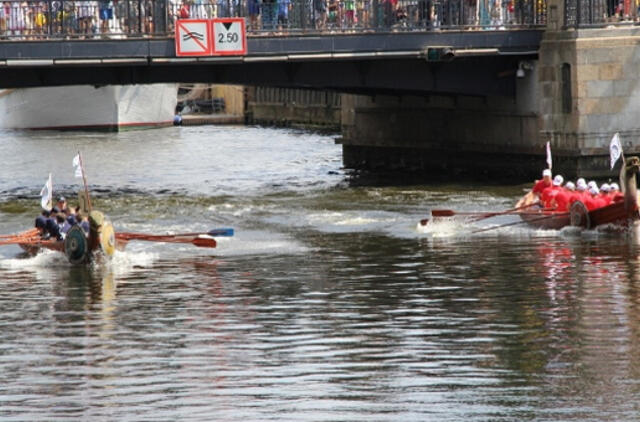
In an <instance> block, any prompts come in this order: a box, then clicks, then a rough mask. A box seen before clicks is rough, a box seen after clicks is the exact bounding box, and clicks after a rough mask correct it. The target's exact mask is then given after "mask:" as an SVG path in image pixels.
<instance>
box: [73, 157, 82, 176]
mask: <svg viewBox="0 0 640 422" xmlns="http://www.w3.org/2000/svg"><path fill="white" fill-rule="evenodd" d="M73 169H74V176H75V177H79V178H81V179H82V173H83V170H82V163H81V162H80V153H78V154H77V155H76V156H75V157H73Z"/></svg>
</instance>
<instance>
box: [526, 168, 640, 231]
mask: <svg viewBox="0 0 640 422" xmlns="http://www.w3.org/2000/svg"><path fill="white" fill-rule="evenodd" d="M638 171H640V159H639V158H638V157H629V158H628V159H624V160H623V164H622V168H621V169H620V183H621V187H622V192H623V194H624V199H622V200H621V201H618V202H613V203H611V204H609V205H607V206H605V207H602V208H597V209H595V210H591V211H589V210H588V209H587V207H586V206H585V204H584V203H582V202H581V201H576V202H574V203H573V204H571V206H570V208H569V211H550V210H544V209H535V208H534V205H533V201H537V198H534V196H533V194H531V193H529V194H527V195H525V196H524V197H523V198H522V199H520V201H518V203H517V204H516V209H523V208H526V209H527V210H524V211H520V212H518V213H517V214H518V215H519V216H520V218H521V219H522V220H523V221H524V222H526V223H527V224H529V225H531V226H533V227H536V228H542V229H556V230H557V229H562V228H564V227H567V226H574V227H581V228H584V229H593V228H596V227H598V226H603V225H615V226H622V227H627V226H629V225H630V224H632V223H633V222H635V221H638V220H640V214H639V212H638V209H639V207H638V190H637V180H636V175H637V173H638Z"/></svg>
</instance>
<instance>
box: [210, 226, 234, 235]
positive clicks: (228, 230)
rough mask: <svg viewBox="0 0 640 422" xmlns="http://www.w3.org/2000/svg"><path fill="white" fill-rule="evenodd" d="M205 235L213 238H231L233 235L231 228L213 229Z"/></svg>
mask: <svg viewBox="0 0 640 422" xmlns="http://www.w3.org/2000/svg"><path fill="white" fill-rule="evenodd" d="M207 234H208V235H209V236H213V237H232V236H233V234H234V233H233V229H232V228H224V229H213V230H211V231H209V232H208V233H207Z"/></svg>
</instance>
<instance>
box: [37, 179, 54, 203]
mask: <svg viewBox="0 0 640 422" xmlns="http://www.w3.org/2000/svg"><path fill="white" fill-rule="evenodd" d="M40 196H41V197H42V198H41V199H40V205H41V206H42V209H44V210H47V211H49V210H50V209H51V208H52V207H53V182H52V180H51V173H49V179H48V180H47V182H46V183H45V184H44V186H43V187H42V190H41V191H40Z"/></svg>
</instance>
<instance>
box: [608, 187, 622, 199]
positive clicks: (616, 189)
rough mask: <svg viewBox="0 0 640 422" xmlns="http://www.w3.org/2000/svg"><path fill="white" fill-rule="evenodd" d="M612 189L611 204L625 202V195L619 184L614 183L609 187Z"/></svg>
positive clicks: (610, 192) (610, 193)
mask: <svg viewBox="0 0 640 422" xmlns="http://www.w3.org/2000/svg"><path fill="white" fill-rule="evenodd" d="M609 187H610V188H611V189H609V196H610V197H611V202H620V201H622V200H624V195H623V194H622V192H620V186H618V184H617V183H612V184H610V185H609Z"/></svg>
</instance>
